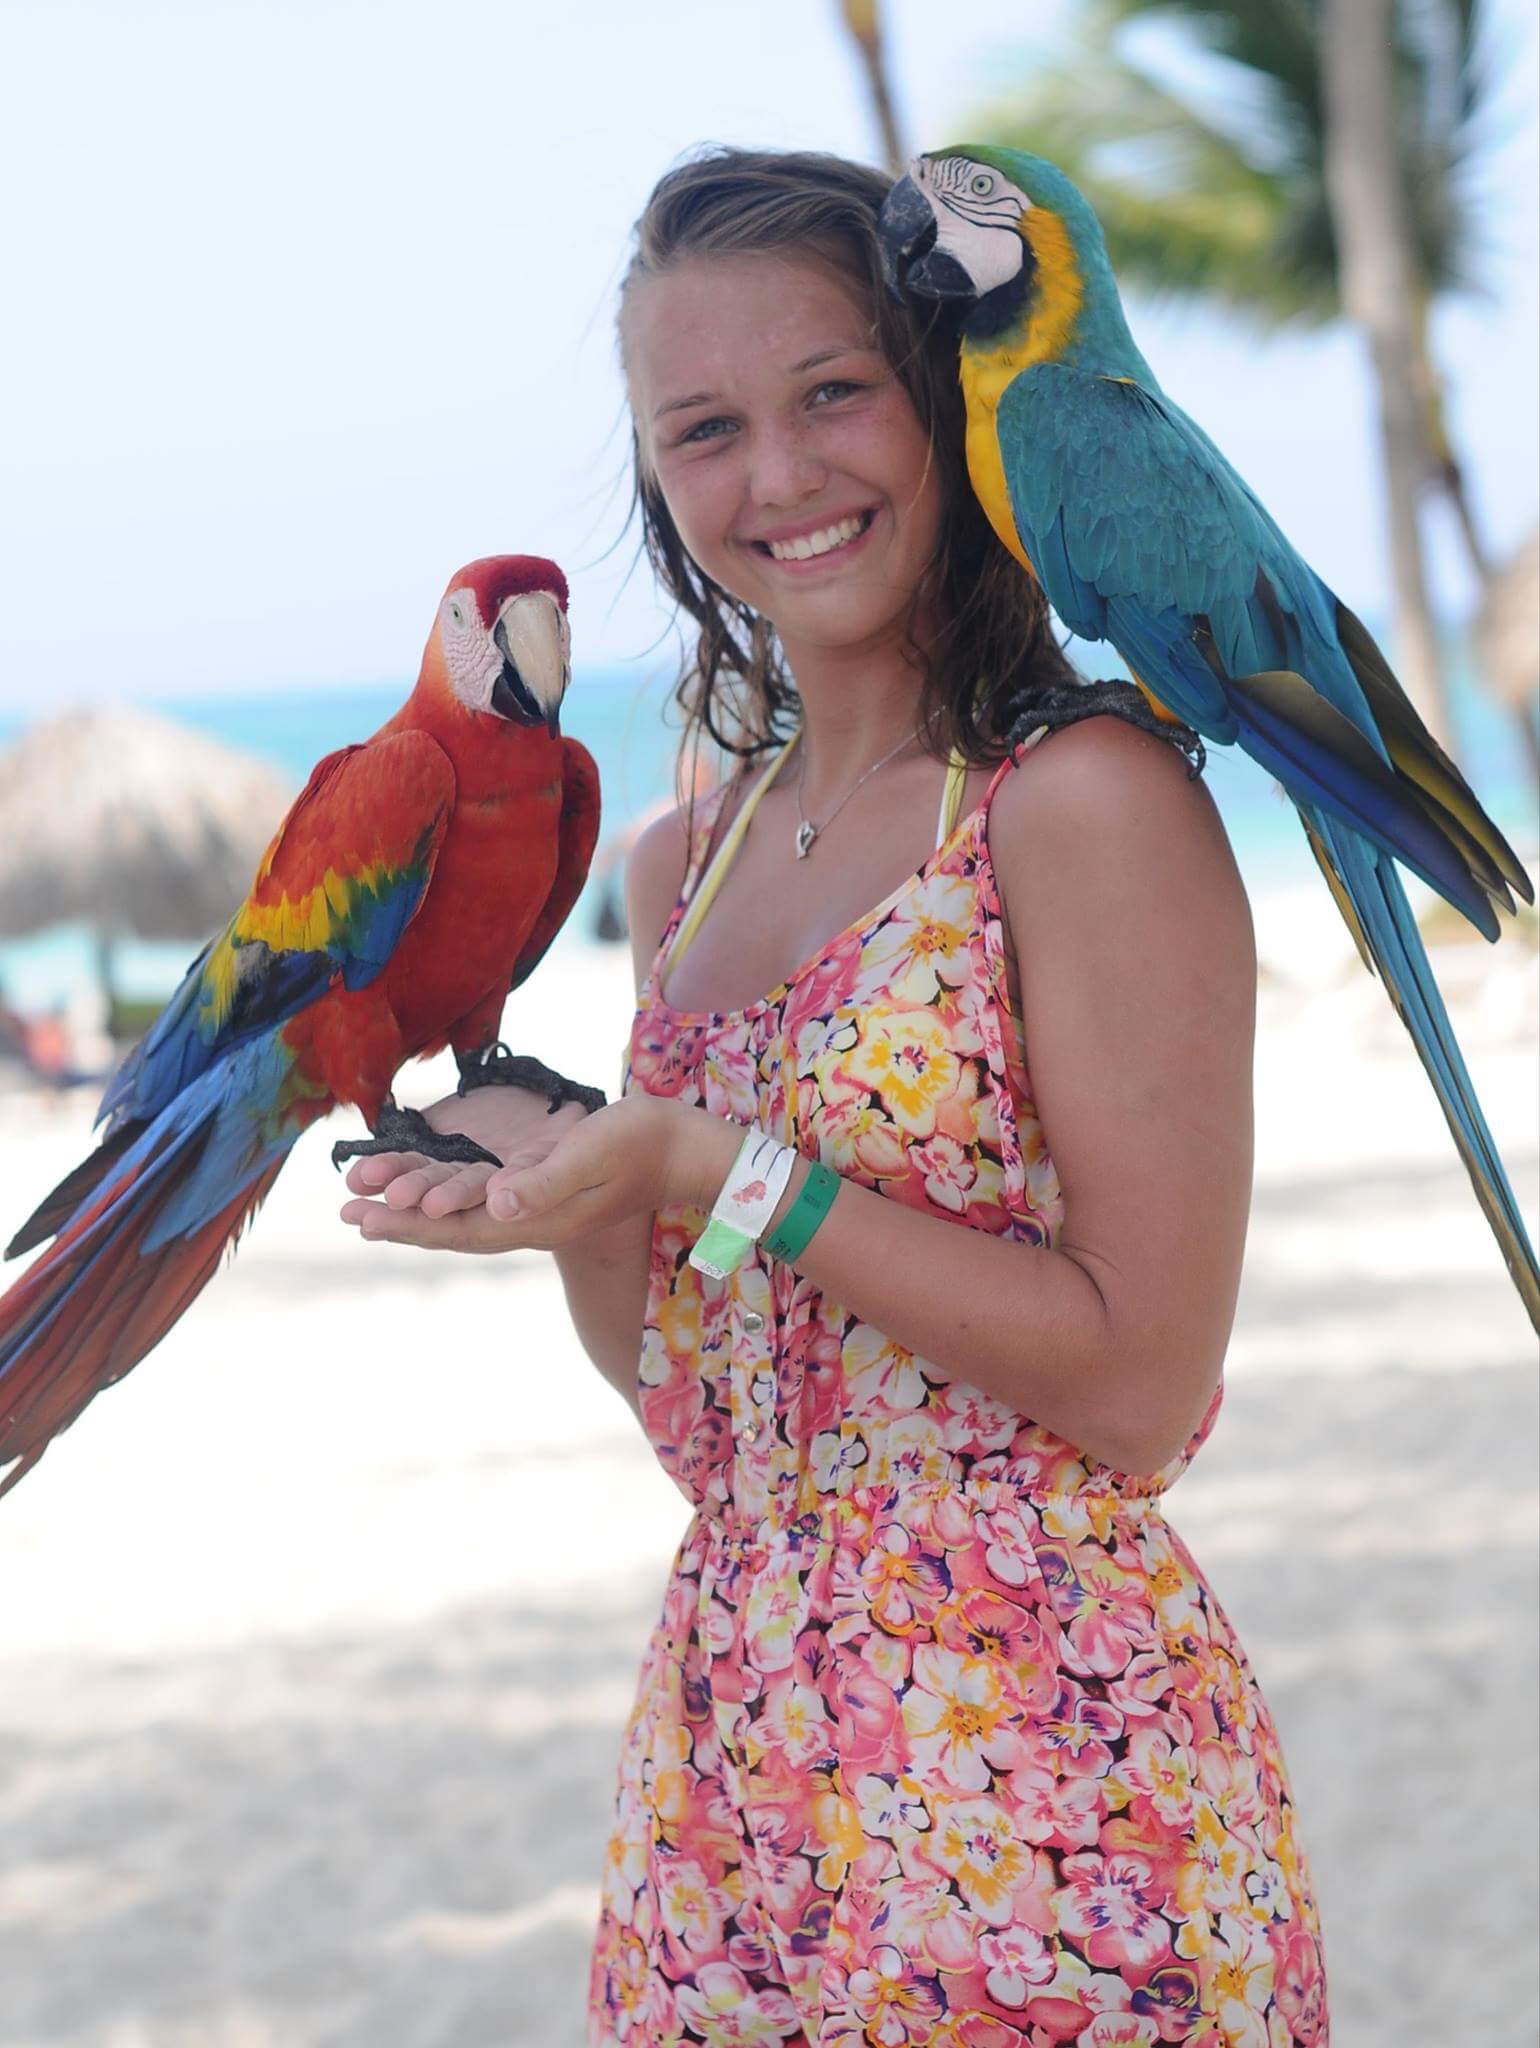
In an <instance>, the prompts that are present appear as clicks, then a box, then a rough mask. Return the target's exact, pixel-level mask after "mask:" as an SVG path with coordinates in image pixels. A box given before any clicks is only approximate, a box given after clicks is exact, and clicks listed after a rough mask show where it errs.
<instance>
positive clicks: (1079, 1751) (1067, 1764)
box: [1036, 1678, 1123, 1778]
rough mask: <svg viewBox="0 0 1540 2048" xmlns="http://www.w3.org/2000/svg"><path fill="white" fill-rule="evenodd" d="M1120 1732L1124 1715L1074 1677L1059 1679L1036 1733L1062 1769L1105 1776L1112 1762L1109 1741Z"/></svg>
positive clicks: (1093, 1775)
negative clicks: (1078, 1683)
mask: <svg viewBox="0 0 1540 2048" xmlns="http://www.w3.org/2000/svg"><path fill="white" fill-rule="evenodd" d="M1122 1732H1123V1716H1122V1715H1121V1714H1120V1713H1119V1712H1118V1710H1117V1708H1116V1707H1114V1706H1111V1705H1109V1704H1108V1703H1107V1701H1105V1700H1097V1699H1092V1698H1091V1696H1090V1695H1089V1694H1088V1693H1085V1692H1083V1691H1082V1690H1081V1689H1080V1687H1079V1686H1078V1685H1076V1684H1075V1682H1074V1680H1073V1679H1069V1678H1061V1679H1060V1681H1059V1686H1058V1690H1057V1692H1056V1693H1055V1694H1054V1697H1053V1700H1052V1702H1051V1704H1050V1705H1049V1706H1048V1707H1047V1708H1046V1710H1045V1711H1044V1713H1043V1714H1042V1716H1041V1718H1040V1720H1039V1721H1038V1724H1037V1728H1036V1733H1037V1735H1038V1738H1039V1739H1040V1740H1041V1741H1042V1742H1044V1743H1046V1744H1047V1746H1048V1748H1049V1749H1051V1750H1052V1751H1053V1753H1054V1755H1055V1757H1056V1758H1057V1760H1058V1768H1059V1769H1060V1770H1061V1771H1064V1772H1071V1771H1078V1772H1080V1773H1082V1774H1087V1775H1090V1776H1092V1777H1098V1778H1100V1777H1105V1776H1106V1774H1107V1772H1108V1770H1109V1769H1110V1767H1111V1764H1112V1751H1111V1750H1110V1749H1109V1748H1108V1746H1107V1745H1108V1744H1109V1743H1110V1742H1113V1741H1115V1740H1116V1738H1117V1737H1118V1736H1119V1735H1121V1734H1122Z"/></svg>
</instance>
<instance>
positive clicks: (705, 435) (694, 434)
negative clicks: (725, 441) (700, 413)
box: [679, 413, 732, 445]
mask: <svg viewBox="0 0 1540 2048" xmlns="http://www.w3.org/2000/svg"><path fill="white" fill-rule="evenodd" d="M731 425H732V421H731V420H728V419H723V418H722V417H721V415H720V414H718V413H714V414H713V415H712V417H711V418H710V419H709V420H697V421H696V422H695V425H694V426H693V427H687V428H686V429H685V431H684V432H683V433H682V434H681V435H680V436H679V440H680V443H681V445H682V444H683V443H684V442H686V441H716V440H720V438H721V436H720V435H719V434H717V433H715V432H713V431H712V429H714V428H716V427H731Z"/></svg>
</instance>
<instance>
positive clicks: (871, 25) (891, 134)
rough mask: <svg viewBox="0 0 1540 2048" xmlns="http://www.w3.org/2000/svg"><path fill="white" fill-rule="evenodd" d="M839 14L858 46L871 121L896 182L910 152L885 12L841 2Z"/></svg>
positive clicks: (872, 0) (870, 2)
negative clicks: (893, 75)
mask: <svg viewBox="0 0 1540 2048" xmlns="http://www.w3.org/2000/svg"><path fill="white" fill-rule="evenodd" d="M839 11H840V16H841V18H842V20H843V21H844V24H845V27H846V28H847V30H848V31H849V33H850V37H851V40H852V41H853V42H854V44H855V46H856V55H857V57H858V58H859V60H860V64H861V70H862V74H863V76H864V77H865V79H866V91H867V97H868V98H869V99H870V101H871V106H872V119H873V120H874V121H875V123H876V125H877V133H878V135H879V136H880V138H881V140H882V154H883V159H884V161H885V162H886V164H887V167H888V169H889V170H890V171H891V172H892V173H893V175H894V177H895V178H896V177H897V176H898V174H899V172H900V171H901V170H902V169H903V167H904V162H905V159H906V158H907V156H908V153H909V152H908V150H907V149H906V148H905V146H904V138H903V133H902V131H901V129H900V128H899V124H898V104H897V100H896V98H895V96H894V92H893V81H892V78H891V76H890V74H889V70H888V59H887V50H886V47H885V45H884V42H883V33H882V10H881V8H880V7H879V5H878V0H839Z"/></svg>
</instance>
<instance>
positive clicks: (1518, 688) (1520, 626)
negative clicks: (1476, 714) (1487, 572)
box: [1476, 527, 1540, 768]
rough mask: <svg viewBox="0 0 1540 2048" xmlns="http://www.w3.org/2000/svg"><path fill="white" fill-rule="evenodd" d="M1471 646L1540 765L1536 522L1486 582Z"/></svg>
mask: <svg viewBox="0 0 1540 2048" xmlns="http://www.w3.org/2000/svg"><path fill="white" fill-rule="evenodd" d="M1476 651H1477V653H1478V655H1479V657H1480V660H1481V666H1482V669H1483V671H1484V672H1485V675H1486V679H1487V681H1488V683H1489V684H1490V686H1491V689H1492V694H1493V695H1494V696H1495V697H1496V698H1497V699H1498V700H1499V702H1501V703H1503V704H1506V705H1507V706H1508V707H1509V709H1510V710H1511V711H1512V712H1513V714H1514V716H1515V717H1516V718H1517V719H1518V721H1519V724H1520V725H1521V726H1522V727H1523V728H1524V736H1525V738H1526V739H1527V740H1528V742H1529V746H1530V751H1531V753H1532V755H1533V757H1534V761H1535V765H1536V767H1537V768H1540V729H1537V724H1536V721H1537V719H1540V527H1537V528H1536V529H1535V531H1534V532H1533V533H1532V534H1531V535H1530V536H1529V539H1528V540H1527V541H1525V543H1524V545H1523V546H1522V547H1521V548H1520V549H1519V551H1518V553H1517V554H1516V555H1514V556H1513V557H1512V559H1511V560H1510V561H1509V562H1507V563H1506V564H1505V565H1504V567H1503V568H1501V569H1499V570H1498V572H1497V574H1496V575H1495V576H1494V577H1493V578H1492V581H1491V582H1490V584H1489V585H1488V586H1487V592H1486V596H1485V598H1484V599H1483V600H1482V605H1481V612H1480V615H1479V617H1478V618H1477V621H1476Z"/></svg>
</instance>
